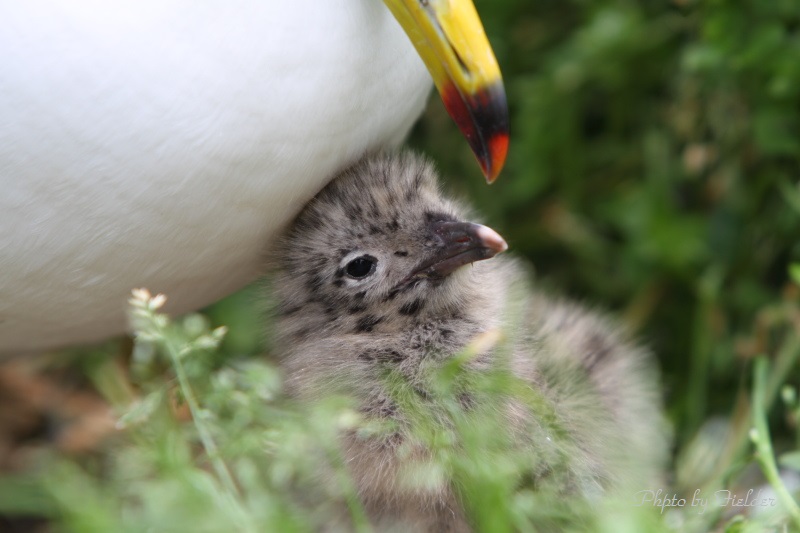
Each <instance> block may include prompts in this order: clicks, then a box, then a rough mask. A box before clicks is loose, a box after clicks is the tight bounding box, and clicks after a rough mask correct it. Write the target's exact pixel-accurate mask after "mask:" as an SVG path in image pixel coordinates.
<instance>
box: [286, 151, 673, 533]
mask: <svg viewBox="0 0 800 533" xmlns="http://www.w3.org/2000/svg"><path fill="white" fill-rule="evenodd" d="M465 216H467V213H466V211H465V210H464V209H463V208H462V207H461V206H459V205H458V204H456V203H454V202H452V201H450V200H448V199H447V198H445V197H443V196H442V195H441V193H440V192H439V189H438V185H437V182H436V175H435V173H434V171H433V170H432V168H431V167H430V165H429V164H427V163H426V162H425V161H423V160H421V159H419V158H417V157H416V156H413V155H408V154H405V155H399V156H378V157H374V158H370V159H367V160H365V161H362V162H361V163H360V164H358V165H357V166H355V167H353V168H352V169H350V170H349V171H347V172H345V173H344V174H343V175H341V176H340V177H338V178H337V179H336V180H334V181H333V182H332V183H331V184H330V185H329V186H328V187H327V188H326V189H324V190H323V191H322V192H321V193H320V194H319V195H318V196H317V197H316V198H315V199H314V200H312V202H311V203H310V204H309V205H308V206H307V207H306V209H305V210H304V211H303V212H302V213H301V215H300V216H299V217H298V219H297V220H296V222H295V224H294V225H293V227H292V228H291V229H290V230H289V232H288V233H287V236H286V237H285V239H284V240H283V242H282V243H281V250H280V252H279V253H278V254H277V256H278V257H279V258H280V264H279V265H277V269H276V276H275V278H274V286H275V288H276V292H277V296H278V302H279V305H278V311H277V312H278V321H277V333H278V339H279V341H278V342H279V346H280V350H281V353H282V354H283V364H284V368H285V371H286V374H287V383H288V386H289V388H290V390H291V392H292V393H294V394H295V395H297V396H298V397H300V398H303V399H308V400H314V399H319V398H324V397H325V396H327V395H330V394H333V393H341V392H344V393H347V394H350V395H352V396H354V397H355V398H356V400H357V401H358V402H359V405H360V409H361V411H362V412H363V413H364V414H365V415H366V416H367V417H369V418H375V419H389V420H391V421H393V422H395V423H396V427H397V428H398V429H397V431H396V432H394V433H393V434H392V435H391V436H390V437H363V436H359V435H357V434H355V433H354V434H347V435H344V436H343V437H342V439H343V453H344V456H345V461H346V464H347V465H348V467H349V469H350V472H351V474H352V476H353V478H354V480H355V484H356V488H357V490H358V493H359V496H360V498H361V500H362V503H363V504H364V507H365V509H366V511H367V514H368V516H369V518H370V520H371V521H372V522H373V524H374V525H376V526H378V527H380V528H381V529H382V530H383V529H386V528H390V527H398V528H400V530H404V529H406V528H409V527H410V528H412V530H419V531H447V530H451V531H459V530H469V529H470V527H469V519H468V513H465V511H464V509H463V508H462V505H461V504H460V503H459V501H458V497H457V496H456V492H455V491H453V490H452V487H451V486H450V485H448V484H447V483H441V484H434V486H430V485H428V486H427V487H425V488H422V487H415V486H413V485H409V484H408V483H405V482H404V481H403V479H404V478H403V475H402V469H403V468H404V467H405V466H407V465H408V463H410V462H413V461H425V460H426V451H425V450H424V449H416V450H414V451H413V452H412V453H408V449H406V450H405V451H404V452H403V453H400V452H399V450H400V449H401V447H402V446H403V444H404V443H405V442H407V441H408V440H410V438H411V437H410V433H408V432H411V431H413V430H411V429H409V425H408V420H407V417H406V416H405V413H404V412H403V411H402V409H400V408H399V407H398V405H397V404H396V402H395V401H394V398H393V397H392V395H391V393H390V391H389V390H388V389H387V384H386V381H385V379H384V376H385V375H386V370H387V369H389V370H391V372H393V373H395V374H398V375H400V376H402V378H403V379H404V380H406V381H407V382H408V384H409V385H410V386H411V388H412V389H413V390H415V391H417V392H418V393H419V394H420V395H422V396H425V395H426V392H425V389H426V387H427V383H428V382H427V381H426V376H427V374H428V372H429V371H430V369H431V368H433V367H436V366H437V365H441V364H443V363H445V362H446V361H448V360H449V359H450V358H452V357H454V356H455V355H457V354H459V353H461V352H462V351H463V350H464V349H465V347H467V346H469V345H470V343H472V342H474V341H475V339H476V338H478V337H480V336H481V334H484V333H486V332H492V331H496V330H500V331H503V332H504V335H505V336H506V337H507V338H508V339H510V340H509V343H510V346H511V348H510V357H509V358H508V360H507V367H508V369H509V371H510V372H511V373H512V374H513V375H514V376H515V377H516V378H519V379H520V380H521V381H522V382H523V383H525V384H526V386H527V387H529V388H530V390H531V391H534V392H535V393H536V394H539V395H541V397H543V398H545V399H546V403H547V404H548V406H549V407H548V408H549V409H551V410H552V413H554V418H555V421H553V420H550V421H544V420H540V417H539V414H537V413H536V412H533V411H531V410H530V409H527V408H526V407H525V406H523V404H522V403H520V402H517V401H516V400H515V399H514V398H512V397H509V398H508V400H507V401H505V403H504V406H505V407H504V408H503V409H501V410H500V411H501V415H500V416H501V417H503V424H505V426H506V427H507V429H508V431H509V432H510V434H512V435H513V440H514V441H515V442H514V444H515V445H518V446H519V447H523V448H524V449H526V450H528V451H529V453H530V457H531V461H532V463H535V464H536V468H535V469H534V472H535V473H536V474H535V475H536V477H537V478H540V479H537V480H534V481H535V484H537V485H541V484H542V483H543V482H544V481H543V480H545V478H547V479H552V478H554V477H558V478H559V479H561V480H562V481H560V483H561V484H562V485H563V487H562V488H563V490H564V491H566V492H569V493H576V494H577V493H581V494H591V493H593V492H601V491H604V490H606V489H614V490H616V489H621V490H628V489H636V490H641V489H643V488H646V485H645V484H646V483H647V482H648V480H650V481H652V479H653V478H654V471H655V469H656V468H657V465H658V463H659V462H660V459H661V456H662V454H663V449H664V439H663V437H664V435H663V433H662V431H661V427H662V426H661V415H660V409H659V402H658V392H657V386H656V382H655V379H654V377H653V375H652V372H651V371H650V368H649V366H648V355H647V354H646V353H645V352H644V351H643V350H641V349H640V348H638V347H636V346H635V345H633V344H631V343H630V342H629V341H628V340H627V339H626V338H625V336H624V334H622V333H621V332H620V331H619V330H617V329H616V328H615V327H613V326H612V324H611V323H610V322H608V321H607V320H605V319H604V318H602V317H599V316H597V315H595V314H593V313H591V312H588V311H586V310H584V309H582V308H581V307H579V306H576V305H574V304H570V303H566V302H562V301H558V300H553V299H550V298H549V297H547V296H545V295H543V294H540V293H537V292H535V291H530V290H529V289H528V288H527V285H526V284H525V278H526V275H525V271H524V270H523V269H522V268H520V266H519V265H518V264H517V263H516V262H515V261H514V260H511V259H508V258H505V257H501V258H497V259H492V260H490V261H481V259H488V258H491V257H492V256H494V255H495V254H496V253H498V252H501V251H503V250H505V243H504V242H503V241H502V239H501V238H500V237H499V235H497V234H496V233H495V232H493V231H492V230H490V229H489V228H486V227H484V226H480V225H477V224H471V223H467V222H464V220H465ZM528 291H530V294H528ZM514 301H521V302H522V303H521V305H520V306H518V307H519V308H520V309H521V310H522V311H521V314H522V320H519V319H515V320H511V319H510V318H509V313H508V312H507V311H508V308H509V307H510V306H511V305H512V302H514ZM499 358H500V354H499V350H498V349H496V347H494V346H488V347H485V348H484V349H482V350H481V353H479V354H478V355H477V357H475V358H474V359H472V360H471V361H470V363H469V367H470V370H471V371H474V372H478V373H480V372H482V371H485V370H487V369H490V368H492V367H493V366H494V365H496V364H500V362H499ZM503 364H505V363H503ZM469 402H470V399H469V391H467V392H466V394H465V395H464V398H463V403H464V405H465V408H466V409H468V404H469ZM442 423H443V424H445V423H446V422H444V421H443V422H442ZM551 424H555V425H557V426H558V427H559V428H562V429H563V430H564V432H565V433H566V439H561V440H551V439H550V438H549V437H548V435H551V434H553V433H552V430H553V428H552V427H550V425H551ZM558 446H563V447H566V449H565V450H561V452H564V453H561V454H559V453H558V452H559V450H554V449H553V447H558ZM565 453H566V455H567V456H568V458H569V459H568V462H567V465H566V470H567V471H566V472H565V473H564V475H561V476H552V475H551V474H552V471H553V469H555V468H557V467H556V465H555V464H554V462H553V460H552V458H553V457H556V456H559V455H560V456H562V457H563V456H564V454H565Z"/></svg>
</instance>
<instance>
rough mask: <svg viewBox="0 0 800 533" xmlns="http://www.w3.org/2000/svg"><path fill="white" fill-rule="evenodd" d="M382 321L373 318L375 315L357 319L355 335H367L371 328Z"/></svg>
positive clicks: (381, 319)
mask: <svg viewBox="0 0 800 533" xmlns="http://www.w3.org/2000/svg"><path fill="white" fill-rule="evenodd" d="M381 321H383V318H382V317H379V316H375V315H367V316H365V317H363V318H361V319H359V321H358V323H357V324H356V329H355V332H356V333H369V332H370V331H372V328H374V327H375V326H377V325H378V324H380V323H381Z"/></svg>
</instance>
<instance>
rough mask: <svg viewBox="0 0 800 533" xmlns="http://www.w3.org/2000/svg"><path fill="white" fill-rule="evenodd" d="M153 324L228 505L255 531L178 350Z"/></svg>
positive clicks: (247, 529)
mask: <svg viewBox="0 0 800 533" xmlns="http://www.w3.org/2000/svg"><path fill="white" fill-rule="evenodd" d="M153 323H154V325H155V327H156V328H157V330H158V333H159V335H160V337H161V339H160V340H161V345H162V347H163V348H164V351H165V352H167V355H168V356H169V358H170V361H171V362H172V366H173V368H174V369H175V375H176V376H177V378H178V384H179V385H180V388H181V392H183V397H184V398H185V399H186V404H187V405H188V406H189V411H190V412H191V413H192V421H193V422H194V425H195V427H196V428H197V434H198V435H199V437H200V442H201V443H202V444H203V448H204V449H205V450H206V454H207V455H208V458H209V461H210V462H211V465H212V466H213V468H214V470H215V471H216V473H217V476H218V477H219V479H220V481H221V482H222V485H223V487H224V489H225V491H226V493H227V494H226V495H227V497H228V498H229V500H230V503H231V504H232V505H233V507H234V509H235V511H236V513H237V514H239V518H240V520H241V522H242V526H243V528H244V529H245V531H255V528H254V527H253V525H252V524H250V520H249V518H248V516H247V513H246V512H245V510H244V509H243V508H242V506H241V503H240V501H239V500H240V498H241V494H240V493H239V489H238V488H237V486H236V483H235V482H234V480H233V476H232V475H231V473H230V471H229V470H228V466H227V465H226V464H225V461H223V460H222V459H221V457H220V454H219V449H218V448H217V445H216V443H215V442H214V439H213V438H212V436H211V432H210V431H209V429H208V428H207V427H206V425H205V422H204V421H203V418H202V413H201V412H200V404H199V403H198V402H197V398H196V397H195V395H194V391H193V390H192V387H191V384H190V383H189V377H188V376H187V375H186V370H185V369H184V367H183V364H182V363H181V360H180V356H179V353H180V350H179V348H178V347H177V346H176V345H175V343H174V342H173V340H172V337H171V336H170V335H169V333H168V332H167V331H165V329H166V328H165V327H162V326H161V325H159V324H158V323H157V322H156V321H155V320H154V321H153Z"/></svg>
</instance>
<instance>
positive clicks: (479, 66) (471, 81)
mask: <svg viewBox="0 0 800 533" xmlns="http://www.w3.org/2000/svg"><path fill="white" fill-rule="evenodd" d="M384 2H385V3H386V5H387V6H388V7H389V9H390V10H391V11H392V13H393V14H394V16H395V18H396V19H397V21H398V22H399V23H400V25H401V26H402V27H403V29H404V30H405V32H406V34H408V36H409V38H410V39H411V42H412V43H413V45H414V47H415V48H416V49H417V53H419V55H420V57H421V58H422V60H423V61H424V62H425V66H427V67H428V70H429V71H430V73H431V77H433V82H434V84H436V88H437V90H438V91H439V94H440V95H441V96H442V100H443V101H444V105H445V107H446V108H447V112H448V113H449V114H450V116H451V117H452V118H453V120H454V121H455V122H456V124H457V125H458V127H459V129H460V130H461V132H462V133H463V134H464V136H465V137H466V138H467V142H468V143H469V146H470V148H471V149H472V152H473V153H474V154H475V157H477V159H478V163H479V164H480V165H481V169H482V170H483V174H484V175H485V176H486V180H487V181H488V182H489V183H491V182H493V181H494V180H495V179H496V178H497V176H498V174H500V170H502V168H503V164H504V163H505V159H506V152H507V151H508V106H507V104H506V94H505V90H504V88H503V80H502V78H501V76H500V68H499V67H498V66H497V60H496V59H495V57H494V53H493V52H492V48H491V46H490V45H489V40H488V39H487V38H486V34H485V33H484V31H483V26H482V25H481V21H480V18H479V17H478V13H477V12H476V11H475V6H474V5H473V4H472V0H384Z"/></svg>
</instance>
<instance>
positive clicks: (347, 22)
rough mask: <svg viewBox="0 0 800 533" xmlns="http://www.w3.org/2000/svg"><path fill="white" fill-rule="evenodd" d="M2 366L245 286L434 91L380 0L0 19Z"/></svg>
mask: <svg viewBox="0 0 800 533" xmlns="http://www.w3.org/2000/svg"><path fill="white" fill-rule="evenodd" d="M0 50H3V59H2V61H1V62H0V65H1V66H2V71H1V72H2V73H1V74H0V353H2V352H13V351H25V350H32V349H41V348H46V347H51V346H58V345H63V344H67V343H75V342H86V341H92V340H96V339H99V338H103V337H106V336H108V335H111V334H116V333H120V332H122V331H123V330H124V328H125V325H126V320H125V311H126V299H127V297H128V294H129V292H130V290H131V289H132V288H134V287H138V286H144V287H147V288H149V289H151V290H152V291H160V292H165V293H167V294H168V295H169V298H170V307H169V308H168V310H169V311H171V312H183V311H187V310H190V309H194V308H197V307H200V306H202V305H205V304H208V303H210V302H213V301H214V300H216V299H217V298H219V297H221V296H223V295H225V294H227V293H230V292H232V291H233V290H235V289H237V288H239V287H241V286H242V285H244V284H245V283H247V282H249V281H251V280H252V279H253V278H254V277H255V276H256V275H257V273H258V272H259V268H260V263H261V259H262V258H261V256H260V254H262V253H263V252H262V251H263V250H264V248H265V245H266V244H267V243H268V241H270V240H271V239H272V237H273V236H274V235H275V234H276V233H277V232H278V231H279V229H280V228H281V227H282V226H283V225H284V224H285V223H287V222H288V221H289V220H290V219H291V218H292V217H293V216H294V215H295V213H296V212H297V211H298V210H299V209H300V208H301V207H302V205H303V204H304V203H305V201H306V200H308V199H309V198H310V197H311V196H312V195H314V194H315V193H316V192H317V191H318V190H319V189H321V188H322V186H323V185H324V184H325V182H326V181H327V179H329V178H330V177H331V176H332V175H333V174H334V173H335V172H336V171H337V170H340V169H341V168H343V167H344V166H346V165H347V164H348V163H350V162H352V161H353V160H354V159H356V158H358V157H359V156H360V155H362V154H363V153H365V152H367V151H369V150H374V149H376V148H378V147H385V146H391V145H396V144H398V143H399V142H400V141H401V140H402V139H403V138H404V137H405V135H406V134H407V132H408V130H409V129H410V127H411V125H412V124H413V122H414V121H415V120H416V118H417V117H418V116H419V114H420V113H421V111H422V108H423V106H424V103H425V100H426V97H427V95H428V93H429V90H430V77H429V75H428V74H427V71H426V70H425V68H424V65H423V64H422V62H421V60H420V59H419V57H418V56H417V54H416V52H415V51H414V49H413V47H412V45H411V44H410V42H409V41H408V38H407V37H406V36H405V34H404V33H403V31H402V29H401V28H400V26H399V25H398V24H397V22H396V21H395V20H394V18H393V17H392V16H391V14H390V13H389V11H388V10H387V9H386V7H385V6H384V5H383V3H382V2H380V1H379V0H325V1H324V2H321V1H319V0H294V1H292V2H286V1H277V0H265V1H262V2H258V1H253V2H248V1H234V2H208V3H196V2H182V1H163V0H161V1H155V0H149V1H138V2H133V1H130V2H101V1H96V2H89V1H81V2H73V1H59V0H42V1H36V0H31V1H26V2H4V3H2V5H0Z"/></svg>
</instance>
